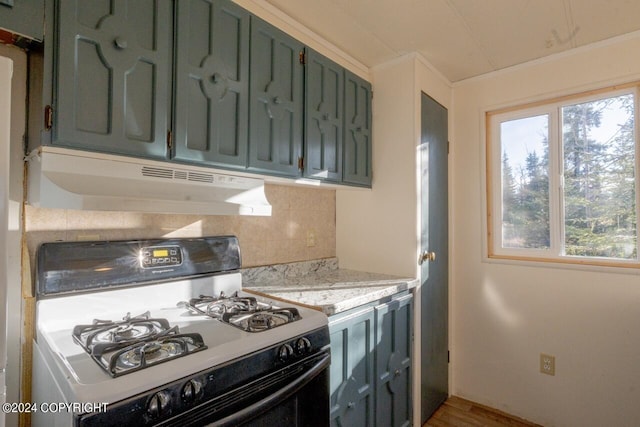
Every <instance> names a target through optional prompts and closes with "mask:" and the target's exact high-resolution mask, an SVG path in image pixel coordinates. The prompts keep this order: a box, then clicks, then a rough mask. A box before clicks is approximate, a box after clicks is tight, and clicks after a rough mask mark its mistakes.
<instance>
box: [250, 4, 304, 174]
mask: <svg viewBox="0 0 640 427" xmlns="http://www.w3.org/2000/svg"><path fill="white" fill-rule="evenodd" d="M303 49H304V46H303V45H302V43H300V42H299V41H297V40H295V39H294V38H292V37H290V36H288V35H287V34H285V33H283V32H282V31H280V30H278V29H277V28H275V27H273V26H272V25H270V24H268V23H266V22H264V21H263V20H261V19H259V18H256V17H255V16H252V17H251V60H250V61H251V65H250V69H251V75H250V77H249V79H250V92H249V168H250V169H252V170H256V171H262V172H268V173H272V174H277V175H283V176H291V177H295V176H300V170H299V168H298V160H299V158H300V157H301V155H302V126H303V99H304V81H303V80H304V67H303V64H302V63H301V61H300V54H301V52H303Z"/></svg>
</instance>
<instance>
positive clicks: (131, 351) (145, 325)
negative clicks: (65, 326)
mask: <svg viewBox="0 0 640 427" xmlns="http://www.w3.org/2000/svg"><path fill="white" fill-rule="evenodd" d="M72 335H73V339H74V341H75V342H76V343H77V344H79V345H80V346H81V347H82V348H83V349H84V350H85V351H86V352H87V353H89V355H91V357H92V358H93V359H94V360H95V361H96V362H97V363H98V364H99V365H100V366H101V367H102V368H103V369H104V370H105V371H107V373H108V374H109V375H111V376H112V377H116V376H119V375H123V374H128V373H130V372H134V371H137V370H139V369H143V368H145V367H147V366H151V365H155V364H157V363H161V362H165V361H168V360H172V359H175V358H177V357H182V356H186V355H187V354H191V353H194V352H196V351H200V350H204V349H206V348H207V346H206V345H205V344H204V341H203V340H202V336H201V335H200V334H195V333H194V334H181V333H180V331H179V329H178V327H177V326H173V327H172V326H171V325H170V324H169V322H168V321H167V320H166V319H154V318H150V313H149V312H146V313H143V314H141V315H139V316H135V317H131V314H130V313H127V315H126V316H125V317H124V318H123V320H122V321H117V322H114V321H111V320H99V319H95V320H94V321H93V323H92V324H90V325H77V326H75V327H74V328H73V332H72Z"/></svg>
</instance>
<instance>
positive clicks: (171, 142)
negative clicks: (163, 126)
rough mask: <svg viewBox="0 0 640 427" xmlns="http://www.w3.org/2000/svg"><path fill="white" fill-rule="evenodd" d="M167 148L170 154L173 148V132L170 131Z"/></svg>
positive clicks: (168, 132)
mask: <svg viewBox="0 0 640 427" xmlns="http://www.w3.org/2000/svg"><path fill="white" fill-rule="evenodd" d="M167 147H169V152H171V149H172V148H173V132H171V131H170V130H168V131H167Z"/></svg>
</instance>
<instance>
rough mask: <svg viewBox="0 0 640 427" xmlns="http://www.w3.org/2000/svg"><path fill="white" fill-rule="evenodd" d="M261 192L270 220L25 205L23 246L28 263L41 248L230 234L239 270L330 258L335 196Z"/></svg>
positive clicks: (314, 191) (271, 188) (299, 190)
mask: <svg viewBox="0 0 640 427" xmlns="http://www.w3.org/2000/svg"><path fill="white" fill-rule="evenodd" d="M265 192H266V195H267V199H268V200H269V202H270V203H271V205H272V208H273V211H272V215H271V216H270V217H253V216H235V215H211V216H199V215H172V214H148V213H136V212H103V211H78V210H65V209H44V208H34V207H32V206H28V205H27V206H26V208H25V232H26V238H27V245H28V248H29V253H30V254H31V257H32V259H33V254H34V253H35V250H36V248H37V247H38V245H39V244H40V243H43V242H52V241H77V240H127V239H147V238H163V237H200V236H213V235H224V234H232V235H236V236H237V237H238V240H239V241H240V249H241V251H242V266H243V267H254V266H261V265H269V264H281V263H289V262H296V261H307V260H312V259H318V258H329V257H335V254H336V198H335V190H330V189H318V188H307V187H293V186H284V185H273V184H267V185H265Z"/></svg>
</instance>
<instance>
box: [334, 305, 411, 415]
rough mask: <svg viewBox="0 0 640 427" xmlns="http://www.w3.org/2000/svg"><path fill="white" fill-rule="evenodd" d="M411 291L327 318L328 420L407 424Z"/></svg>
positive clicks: (409, 411) (409, 407) (409, 399)
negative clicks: (328, 366) (329, 396)
mask: <svg viewBox="0 0 640 427" xmlns="http://www.w3.org/2000/svg"><path fill="white" fill-rule="evenodd" d="M412 318H413V295H412V294H411V293H408V292H403V293H400V294H397V295H394V296H393V297H391V298H385V299H383V300H380V301H376V302H373V303H370V304H367V305H364V306H361V307H357V308H354V309H352V310H349V311H346V312H344V313H340V314H337V315H335V316H331V317H329V331H330V334H331V370H330V378H331V380H330V384H331V385H330V392H331V409H330V411H331V425H332V426H335V427H346V426H350V427H351V426H354V427H355V426H373V425H376V426H380V427H382V426H384V427H389V426H409V425H411V412H412V405H411V351H412Z"/></svg>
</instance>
